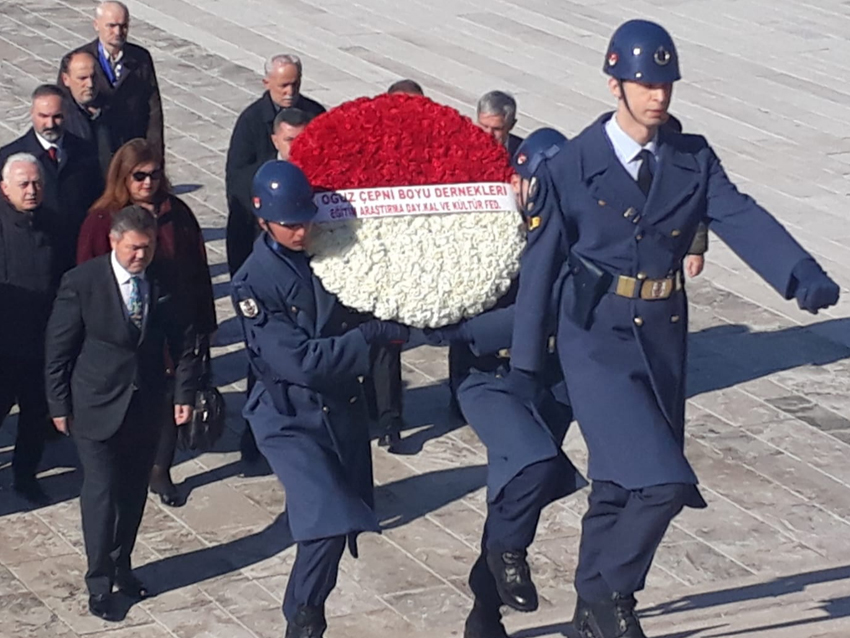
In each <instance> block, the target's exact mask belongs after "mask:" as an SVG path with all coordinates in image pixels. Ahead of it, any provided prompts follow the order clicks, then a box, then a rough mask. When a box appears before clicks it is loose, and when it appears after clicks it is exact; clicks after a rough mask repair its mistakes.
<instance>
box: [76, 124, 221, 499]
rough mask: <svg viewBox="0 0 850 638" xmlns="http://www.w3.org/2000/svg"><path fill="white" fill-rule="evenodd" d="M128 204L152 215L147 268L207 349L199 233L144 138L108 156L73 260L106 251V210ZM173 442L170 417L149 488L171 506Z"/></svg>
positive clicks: (208, 301) (209, 317)
mask: <svg viewBox="0 0 850 638" xmlns="http://www.w3.org/2000/svg"><path fill="white" fill-rule="evenodd" d="M130 204H137V205H139V206H142V207H143V208H146V209H148V210H149V211H151V212H152V213H153V214H154V216H155V217H156V220H157V237H156V252H155V254H154V259H153V263H152V264H151V266H150V268H151V269H152V270H153V272H154V273H155V274H156V275H157V276H158V277H159V278H160V279H161V280H163V282H164V283H167V284H168V288H169V290H173V291H174V294H175V295H176V296H177V297H178V299H179V300H180V301H181V302H182V303H183V304H184V310H185V312H186V313H187V315H186V317H187V319H188V320H189V321H192V322H193V323H194V325H195V329H196V331H197V333H198V335H199V348H201V349H203V350H207V349H208V348H209V341H210V336H211V335H212V333H213V332H215V330H216V327H217V325H216V316H215V297H214V296H213V289H212V282H211V281H210V272H209V267H208V265H207V253H206V248H205V247H204V237H203V234H202V233H201V227H200V225H199V224H198V220H197V219H196V218H195V215H194V214H193V213H192V211H191V210H190V209H189V207H188V206H187V205H186V204H185V203H184V202H183V201H182V200H180V199H179V198H178V197H175V196H174V195H172V194H171V193H170V185H169V183H168V179H167V177H166V176H165V173H164V171H163V168H162V158H161V156H160V154H159V151H158V150H156V149H155V148H154V147H153V146H151V144H149V143H148V142H147V141H146V140H143V139H141V138H139V139H134V140H130V141H129V142H127V143H126V144H124V145H123V146H122V147H121V148H119V149H118V151H116V153H115V155H114V156H113V158H112V161H111V162H110V164H109V170H108V171H107V175H106V188H105V190H104V192H103V195H102V196H101V197H100V199H98V200H97V201H96V202H95V203H94V204H93V205H92V207H91V209H90V210H89V214H88V216H87V217H86V220H85V222H83V226H82V228H81V230H80V238H79V241H78V243H77V263H78V264H80V263H82V262H84V261H88V260H89V259H93V258H94V257H97V256H99V255H103V254H106V253H108V252H110V250H111V247H110V244H109V227H110V224H111V221H112V215H114V214H115V213H116V212H118V211H119V210H121V209H122V208H124V207H125V206H128V205H130ZM169 373H172V371H171V370H169ZM176 445H177V426H176V425H175V424H174V422H173V421H171V422H170V423H166V424H164V427H163V430H162V436H161V438H160V445H159V450H158V451H157V457H156V462H155V464H154V467H153V471H152V473H151V479H150V487H151V491H152V492H154V493H155V494H159V496H160V500H161V501H162V502H163V503H164V504H165V505H169V506H171V507H178V506H180V505H182V504H183V502H184V501H183V499H182V498H181V497H180V494H179V493H178V491H177V488H176V487H175V485H174V482H173V481H172V480H171V464H172V463H173V461H174V451H175V448H176Z"/></svg>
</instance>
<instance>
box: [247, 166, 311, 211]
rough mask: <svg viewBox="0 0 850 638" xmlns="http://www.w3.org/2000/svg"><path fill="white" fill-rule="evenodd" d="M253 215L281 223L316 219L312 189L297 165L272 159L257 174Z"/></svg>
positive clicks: (253, 192)
mask: <svg viewBox="0 0 850 638" xmlns="http://www.w3.org/2000/svg"><path fill="white" fill-rule="evenodd" d="M251 194H252V196H253V199H252V208H253V210H254V215H256V216H257V217H259V218H260V219H264V220H266V221H269V222H277V223H278V224H306V223H307V222H309V221H311V220H312V219H313V217H315V216H316V211H317V208H316V204H315V203H314V202H313V187H312V186H310V182H309V181H307V177H306V175H304V173H303V172H302V171H301V169H300V168H298V167H297V166H296V165H295V164H291V163H289V162H285V161H283V160H270V161H268V162H266V163H265V164H263V165H262V166H260V168H259V169H257V172H256V173H255V174H254V183H253V185H252V188H251Z"/></svg>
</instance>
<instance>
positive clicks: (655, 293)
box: [640, 278, 674, 301]
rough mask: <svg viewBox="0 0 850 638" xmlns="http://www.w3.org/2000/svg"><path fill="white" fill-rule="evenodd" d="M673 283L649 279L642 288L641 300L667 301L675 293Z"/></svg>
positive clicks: (668, 280)
mask: <svg viewBox="0 0 850 638" xmlns="http://www.w3.org/2000/svg"><path fill="white" fill-rule="evenodd" d="M673 282H674V280H673V279H672V278H670V279H647V280H646V281H644V282H643V284H642V285H641V287H640V298H641V299H645V300H647V301H656V300H658V299H667V298H668V297H669V296H670V295H671V294H672V293H673Z"/></svg>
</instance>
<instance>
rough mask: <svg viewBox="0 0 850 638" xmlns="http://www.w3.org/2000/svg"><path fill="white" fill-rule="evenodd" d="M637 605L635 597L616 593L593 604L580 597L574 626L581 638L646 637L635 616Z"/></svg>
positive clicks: (574, 617)
mask: <svg viewBox="0 0 850 638" xmlns="http://www.w3.org/2000/svg"><path fill="white" fill-rule="evenodd" d="M636 605H637V602H636V601H635V597H634V596H624V595H621V594H616V593H615V594H613V595H612V596H611V598H610V599H608V600H602V601H599V602H593V603H590V602H587V601H586V600H583V599H582V598H581V597H579V599H578V601H577V602H576V611H575V614H574V616H573V627H574V628H575V630H576V631H577V632H578V633H579V635H580V636H581V637H582V638H646V634H645V633H643V629H642V628H641V626H640V620H638V617H637V614H635V606H636Z"/></svg>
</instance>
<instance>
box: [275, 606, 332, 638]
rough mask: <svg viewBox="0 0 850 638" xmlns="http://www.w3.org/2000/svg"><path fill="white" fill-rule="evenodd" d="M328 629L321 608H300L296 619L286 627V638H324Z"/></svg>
mask: <svg viewBox="0 0 850 638" xmlns="http://www.w3.org/2000/svg"><path fill="white" fill-rule="evenodd" d="M327 628H328V623H327V622H326V621H325V611H324V610H323V609H322V608H321V607H306V606H305V607H299V608H298V613H297V614H295V618H294V619H293V620H292V622H291V623H289V624H288V625H287V626H286V636H285V638H322V636H324V635H325V629H327Z"/></svg>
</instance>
